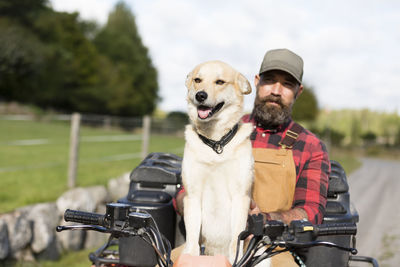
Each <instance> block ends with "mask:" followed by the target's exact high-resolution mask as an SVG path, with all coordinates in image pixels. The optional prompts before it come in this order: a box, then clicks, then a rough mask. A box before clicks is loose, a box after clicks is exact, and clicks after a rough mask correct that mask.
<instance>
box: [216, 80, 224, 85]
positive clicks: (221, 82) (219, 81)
mask: <svg viewBox="0 0 400 267" xmlns="http://www.w3.org/2000/svg"><path fill="white" fill-rule="evenodd" d="M215 83H216V84H218V85H223V84H224V83H225V81H223V80H216V81H215Z"/></svg>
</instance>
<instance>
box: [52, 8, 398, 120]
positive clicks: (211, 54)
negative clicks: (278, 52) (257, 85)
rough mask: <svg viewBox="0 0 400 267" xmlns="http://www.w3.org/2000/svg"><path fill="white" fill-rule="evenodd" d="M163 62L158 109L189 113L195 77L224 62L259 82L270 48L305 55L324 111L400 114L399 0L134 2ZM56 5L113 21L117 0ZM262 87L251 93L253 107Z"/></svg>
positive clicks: (158, 62)
mask: <svg viewBox="0 0 400 267" xmlns="http://www.w3.org/2000/svg"><path fill="white" fill-rule="evenodd" d="M124 2H125V3H126V4H127V5H128V6H129V7H130V9H131V10H132V13H133V14H134V16H135V19H136V24H137V27H138V30H139V33H140V35H141V37H142V41H143V43H144V45H146V46H147V47H148V49H149V53H150V57H151V59H152V61H153V64H154V66H155V67H156V68H157V70H158V83H159V88H160V96H161V98H162V100H161V102H160V103H159V108H160V109H162V110H165V111H175V110H180V111H186V98H185V95H186V88H185V85H184V83H185V78H186V75H187V74H188V73H189V72H190V71H191V70H192V69H193V68H194V67H195V66H196V65H198V64H199V63H201V62H204V61H208V60H215V59H217V60H222V61H224V62H226V63H228V64H230V65H231V66H232V67H234V68H235V69H236V70H238V71H239V72H241V73H242V74H244V75H245V76H246V78H247V79H248V80H249V81H250V83H251V84H252V85H253V84H254V75H255V74H256V73H257V72H258V70H259V68H260V64H261V61H262V58H263V56H264V54H265V52H266V51H267V50H270V49H276V48H288V49H290V50H292V51H293V52H295V53H297V54H298V55H300V56H301V57H302V58H303V60H304V76H303V82H304V84H305V85H307V86H309V87H312V88H313V90H314V93H315V95H316V96H317V98H318V103H319V107H320V108H321V109H328V110H332V109H343V108H351V109H361V108H368V109H371V110H376V111H382V112H397V113H398V114H400V86H399V85H400V48H399V47H400V1H398V0H381V1H376V0H352V1H349V0H334V1H333V0H327V1H320V0H291V1H289V0H280V1H276V0H275V1H272V0H247V1H245V0H242V1H240V0H231V1H222V0H202V1H199V0H125V1H124ZM50 3H51V5H52V7H53V8H54V9H55V10H57V11H65V12H75V11H76V12H79V14H80V17H81V19H84V20H95V21H97V22H98V23H99V24H100V25H104V24H105V23H107V18H108V14H109V12H110V11H112V10H113V8H114V6H115V4H116V3H117V0H68V1H65V0H50ZM254 96H255V94H254V85H253V93H252V94H250V95H248V96H246V97H245V110H246V111H250V110H251V109H252V105H253V102H254Z"/></svg>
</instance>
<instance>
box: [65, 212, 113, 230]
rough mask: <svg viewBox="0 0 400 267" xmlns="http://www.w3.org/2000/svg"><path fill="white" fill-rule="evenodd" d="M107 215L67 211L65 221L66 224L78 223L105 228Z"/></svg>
mask: <svg viewBox="0 0 400 267" xmlns="http://www.w3.org/2000/svg"><path fill="white" fill-rule="evenodd" d="M104 218H105V215H102V214H97V213H91V212H85V211H79V210H70V209H67V210H66V211H65V213H64V220H65V221H66V222H76V223H83V224H91V225H100V226H104V225H105V223H104Z"/></svg>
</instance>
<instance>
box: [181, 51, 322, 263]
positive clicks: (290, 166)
mask: <svg viewBox="0 0 400 267" xmlns="http://www.w3.org/2000/svg"><path fill="white" fill-rule="evenodd" d="M302 78H303V60H302V58H301V57H300V56H298V55H296V54H295V53H293V52H292V51H290V50H288V49H276V50H271V51H268V52H267V53H266V54H265V56H264V59H263V62H262V64H261V67H260V71H259V74H257V75H256V76H255V80H254V84H255V87H256V89H257V91H256V98H255V101H254V108H253V111H252V113H251V114H250V115H247V116H244V117H243V121H244V122H251V123H253V124H254V132H253V134H252V135H251V137H250V138H251V141H252V145H253V156H254V160H255V164H254V169H255V172H254V186H253V200H252V203H251V206H250V210H249V213H250V214H258V213H262V214H263V216H264V219H265V220H281V221H283V222H285V223H287V224H289V223H290V222H291V221H292V220H301V219H307V220H309V221H310V222H311V223H314V224H317V223H321V222H322V218H323V214H324V211H325V206H326V196H327V188H328V175H329V171H330V163H329V159H328V154H327V151H326V148H325V145H324V144H323V143H322V142H321V141H320V140H319V139H318V138H317V137H316V136H315V135H313V134H312V133H311V132H309V131H308V130H306V129H304V128H303V127H301V126H300V125H299V124H297V123H295V122H293V121H292V119H291V112H292V107H293V104H294V102H295V100H296V99H297V98H298V97H299V96H300V94H301V92H302V91H303V85H302ZM183 196H184V194H183V193H180V194H178V195H177V198H176V206H177V209H178V211H179V212H181V214H182V211H183V201H182V200H183ZM272 264H273V266H292V265H293V266H297V265H294V264H295V263H294V261H293V258H292V256H291V255H290V254H285V253H283V254H279V255H278V256H274V257H273V258H272Z"/></svg>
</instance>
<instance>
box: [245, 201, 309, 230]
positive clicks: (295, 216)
mask: <svg viewBox="0 0 400 267" xmlns="http://www.w3.org/2000/svg"><path fill="white" fill-rule="evenodd" d="M259 213H261V214H262V215H263V217H264V223H266V222H267V220H277V221H282V222H284V223H286V224H290V222H291V221H293V220H303V219H308V216H307V213H306V211H305V210H303V209H301V208H294V209H291V210H288V211H281V212H269V213H264V212H261V210H260V208H259V207H258V206H257V203H256V202H255V201H254V200H253V199H252V200H251V202H250V209H249V215H253V214H259Z"/></svg>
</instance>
